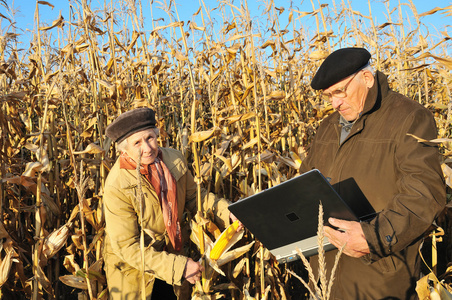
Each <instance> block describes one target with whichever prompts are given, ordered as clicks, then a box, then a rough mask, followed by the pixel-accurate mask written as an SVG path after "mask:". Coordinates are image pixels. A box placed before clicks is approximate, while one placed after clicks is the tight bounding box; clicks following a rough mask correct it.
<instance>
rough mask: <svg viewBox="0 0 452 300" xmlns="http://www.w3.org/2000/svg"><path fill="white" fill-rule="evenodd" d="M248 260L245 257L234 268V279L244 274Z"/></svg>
mask: <svg viewBox="0 0 452 300" xmlns="http://www.w3.org/2000/svg"><path fill="white" fill-rule="evenodd" d="M247 260H248V258H246V257H243V258H242V259H241V260H240V261H239V262H238V263H237V264H236V265H235V267H234V270H233V271H232V277H234V278H237V276H239V274H240V273H241V272H242V270H243V267H244V266H245V263H246V261H247Z"/></svg>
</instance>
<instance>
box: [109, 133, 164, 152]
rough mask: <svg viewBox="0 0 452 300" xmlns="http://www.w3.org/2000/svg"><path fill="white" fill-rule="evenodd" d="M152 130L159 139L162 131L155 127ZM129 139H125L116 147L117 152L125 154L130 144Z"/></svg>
mask: <svg viewBox="0 0 452 300" xmlns="http://www.w3.org/2000/svg"><path fill="white" fill-rule="evenodd" d="M152 130H154V132H155V135H156V136H157V137H158V136H159V134H160V129H158V128H157V127H153V128H152ZM127 140H128V138H125V139H124V140H123V141H121V142H119V143H118V144H117V145H116V150H118V151H119V152H125V151H126V148H127V143H128V141H127Z"/></svg>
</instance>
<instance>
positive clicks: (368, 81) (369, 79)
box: [363, 70, 375, 89]
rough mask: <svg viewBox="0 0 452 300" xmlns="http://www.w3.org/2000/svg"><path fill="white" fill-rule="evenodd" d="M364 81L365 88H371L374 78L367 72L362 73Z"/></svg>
mask: <svg viewBox="0 0 452 300" xmlns="http://www.w3.org/2000/svg"><path fill="white" fill-rule="evenodd" d="M363 76H364V80H365V81H366V87H367V88H369V89H370V88H371V87H372V86H373V85H374V81H375V77H374V75H373V74H372V72H370V71H369V70H364V71H363Z"/></svg>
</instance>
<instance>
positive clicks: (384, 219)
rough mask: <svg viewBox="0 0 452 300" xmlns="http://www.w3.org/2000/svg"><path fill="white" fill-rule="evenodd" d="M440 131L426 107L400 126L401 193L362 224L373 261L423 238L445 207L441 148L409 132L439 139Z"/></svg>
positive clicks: (397, 158)
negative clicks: (421, 140) (438, 131)
mask: <svg viewBox="0 0 452 300" xmlns="http://www.w3.org/2000/svg"><path fill="white" fill-rule="evenodd" d="M436 132H437V131H436V126H435V121H434V119H433V116H432V115H431V114H430V112H428V111H427V110H424V109H418V110H415V111H413V112H412V113H410V115H409V116H408V117H407V118H406V120H405V122H404V123H403V125H402V128H400V134H399V136H398V138H397V146H396V149H395V151H396V153H395V161H394V167H395V168H396V172H397V174H398V180H397V182H396V183H395V184H396V185H397V191H398V192H397V193H396V194H395V195H394V196H393V198H392V199H388V200H389V201H388V205H387V206H386V207H385V208H384V209H383V210H382V211H381V212H379V213H378V214H377V216H376V217H375V218H374V219H373V220H372V221H370V222H369V223H365V222H362V223H361V225H362V228H363V231H364V235H365V237H366V240H367V242H368V244H369V248H370V251H371V254H370V260H371V261H376V260H378V259H380V258H382V257H386V256H388V255H391V254H393V253H395V252H398V251H401V250H403V249H404V248H406V247H407V246H408V245H410V244H411V243H413V242H414V241H416V240H417V239H419V238H421V237H422V235H423V234H424V233H425V231H426V230H427V229H428V228H429V226H430V225H431V224H432V222H433V221H434V219H435V218H436V217H437V216H438V214H439V213H440V212H441V211H442V209H443V208H444V204H445V199H446V195H445V185H444V179H443V176H442V171H441V167H440V163H439V162H440V160H439V152H438V148H437V147H436V146H435V145H433V144H431V143H423V142H418V141H417V139H416V138H414V137H413V136H410V135H409V134H413V135H415V136H417V137H420V138H423V139H426V140H430V139H434V138H436Z"/></svg>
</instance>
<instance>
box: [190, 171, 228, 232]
mask: <svg viewBox="0 0 452 300" xmlns="http://www.w3.org/2000/svg"><path fill="white" fill-rule="evenodd" d="M186 178H187V196H186V197H187V202H186V208H187V209H188V210H189V211H190V212H191V213H192V214H193V215H194V214H195V213H196V211H197V201H196V199H197V185H196V183H195V180H194V178H193V175H192V174H191V172H190V171H189V170H188V171H187V176H186ZM201 201H202V209H203V211H208V210H211V211H212V212H213V214H214V216H215V223H216V224H217V225H219V226H220V228H225V227H226V226H228V225H229V209H228V205H229V204H230V202H229V201H227V200H226V199H224V198H220V197H218V196H216V195H215V194H213V193H210V192H208V191H207V190H206V189H204V188H201Z"/></svg>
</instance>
